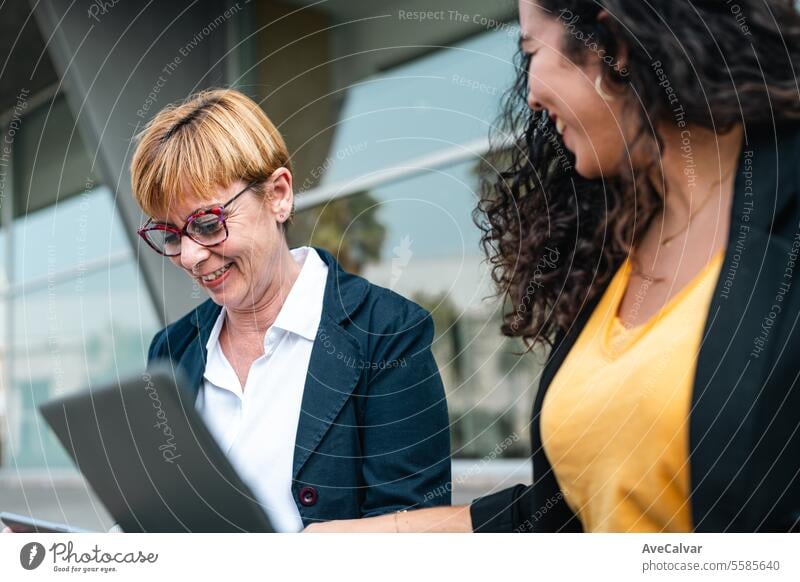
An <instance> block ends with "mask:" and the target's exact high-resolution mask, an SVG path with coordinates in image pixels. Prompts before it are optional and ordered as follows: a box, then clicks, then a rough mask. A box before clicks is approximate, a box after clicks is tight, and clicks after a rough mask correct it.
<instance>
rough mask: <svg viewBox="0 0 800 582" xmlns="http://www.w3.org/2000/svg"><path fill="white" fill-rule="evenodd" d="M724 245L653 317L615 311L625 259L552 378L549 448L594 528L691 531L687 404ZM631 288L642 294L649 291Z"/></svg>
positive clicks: (568, 496)
mask: <svg viewBox="0 0 800 582" xmlns="http://www.w3.org/2000/svg"><path fill="white" fill-rule="evenodd" d="M723 257H724V252H723V251H719V252H718V253H717V254H715V255H714V257H713V258H712V259H711V261H709V263H708V264H707V265H706V266H705V267H704V268H703V269H702V270H701V272H699V273H698V274H697V275H696V276H695V277H694V279H693V280H692V281H691V282H690V283H689V284H687V285H686V286H685V287H684V288H683V289H681V290H680V291H679V292H678V293H677V294H676V295H675V296H674V297H672V298H671V299H670V300H669V302H668V303H667V304H666V305H665V306H664V307H663V308H662V309H661V310H660V311H659V312H658V313H657V314H656V315H655V316H653V317H651V318H650V320H649V321H648V322H647V323H645V324H643V325H641V326H637V327H634V328H631V329H628V328H626V327H625V326H623V325H622V323H621V322H620V320H619V318H618V317H617V313H618V311H619V304H620V302H621V301H622V296H623V294H624V292H625V289H626V287H627V285H628V279H629V277H630V271H631V265H630V261H628V260H626V261H625V262H624V263H623V265H622V267H621V268H620V269H619V270H618V271H617V273H616V274H615V275H614V278H613V279H612V281H611V283H610V285H609V287H608V288H607V290H606V292H605V293H604V295H603V297H602V298H601V299H600V302H599V303H598V305H597V307H596V309H595V310H594V312H593V313H592V315H591V316H590V317H589V321H588V322H587V324H586V327H584V329H583V330H582V331H581V334H580V336H579V337H578V339H577V341H576V343H575V345H574V346H573V348H572V349H571V350H570V352H569V354H568V355H567V357H566V358H565V360H564V362H563V364H562V365H561V368H560V369H559V370H558V373H557V374H556V376H555V378H553V381H552V383H551V384H550V387H549V388H548V390H547V394H546V395H545V398H544V402H543V405H542V413H541V434H542V443H543V446H544V452H545V454H546V455H547V458H548V459H549V461H550V463H551V464H552V466H553V471H554V474H555V477H556V480H557V481H558V484H559V486H560V487H561V491H562V492H563V493H564V498H565V500H566V501H567V503H568V504H569V506H570V508H571V509H572V511H573V512H575V514H576V515H577V516H578V517H579V519H580V520H581V523H582V524H583V529H584V531H587V532H590V531H595V532H660V531H666V532H686V531H690V530H691V528H692V520H691V508H690V504H689V462H688V454H689V434H688V433H689V430H688V429H689V409H690V406H691V400H692V385H693V381H694V372H695V365H696V360H697V353H698V351H699V349H700V345H701V340H702V336H703V330H704V327H705V321H706V314H707V313H708V309H709V306H710V303H711V296H712V294H713V292H714V287H715V285H716V282H717V278H718V276H719V272H720V268H721V267H722V260H723ZM642 287H643V288H642V289H631V290H630V292H632V293H635V295H634V296H635V297H639V296H641V295H643V294H644V293H645V292H646V288H644V287H645V285H642Z"/></svg>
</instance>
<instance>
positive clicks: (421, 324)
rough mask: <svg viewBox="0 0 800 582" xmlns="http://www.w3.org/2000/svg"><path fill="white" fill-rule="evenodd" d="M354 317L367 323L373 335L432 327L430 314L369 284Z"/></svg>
mask: <svg viewBox="0 0 800 582" xmlns="http://www.w3.org/2000/svg"><path fill="white" fill-rule="evenodd" d="M354 317H355V318H359V319H366V320H367V321H369V323H370V331H371V332H372V333H374V334H394V333H400V332H404V331H411V330H413V329H417V330H418V331H422V330H424V328H425V327H426V324H430V326H431V328H432V327H433V322H432V319H431V314H430V313H429V312H428V311H427V310H426V309H424V308H423V307H421V306H420V305H418V304H417V303H415V302H414V301H412V300H410V299H408V298H406V297H403V296H402V295H400V294H399V293H396V292H394V291H392V290H391V289H386V288H385V287H381V286H380V285H375V284H373V283H369V282H367V291H366V295H365V297H364V302H363V304H362V306H361V308H360V309H359V310H358V311H357V312H356V314H355V315H354Z"/></svg>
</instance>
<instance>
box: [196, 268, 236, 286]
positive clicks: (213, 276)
mask: <svg viewBox="0 0 800 582" xmlns="http://www.w3.org/2000/svg"><path fill="white" fill-rule="evenodd" d="M232 266H233V263H228V264H227V265H225V266H224V267H220V268H219V269H217V270H216V271H213V272H211V273H206V274H205V275H200V276H199V277H198V278H199V279H200V280H201V281H202V282H203V283H213V282H214V281H216V280H217V279H219V278H220V277H222V276H223V275H224V274H225V273H227V272H228V270H229V269H230V268H231V267H232Z"/></svg>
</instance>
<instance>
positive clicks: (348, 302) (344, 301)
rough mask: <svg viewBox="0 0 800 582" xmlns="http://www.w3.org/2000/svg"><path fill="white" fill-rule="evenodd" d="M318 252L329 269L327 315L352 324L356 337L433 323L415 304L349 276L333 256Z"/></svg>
mask: <svg viewBox="0 0 800 582" xmlns="http://www.w3.org/2000/svg"><path fill="white" fill-rule="evenodd" d="M316 250H317V252H318V253H319V255H320V257H321V258H322V260H323V261H324V262H325V263H326V264H327V265H328V268H329V273H328V279H327V286H328V288H327V289H326V290H325V300H324V303H323V311H324V312H325V313H326V315H328V316H329V317H330V318H332V319H334V320H336V321H337V322H349V323H346V325H347V327H349V328H350V329H349V331H351V332H352V333H359V332H362V333H371V334H376V333H378V334H380V333H394V332H398V331H402V330H404V329H408V328H409V327H414V326H415V325H416V324H418V323H420V322H424V321H426V320H430V314H429V313H428V312H427V311H426V310H425V309H423V308H422V307H420V306H419V305H417V304H416V303H415V302H414V301H411V300H410V299H407V298H406V297H403V296H402V295H400V294H398V293H395V292H394V291H392V290H391V289H387V288H385V287H381V286H380V285H375V284H373V283H371V282H369V281H368V280H367V279H365V278H364V277H361V276H359V275H355V274H353V273H348V272H347V271H345V270H343V269H342V268H341V267H340V266H339V264H338V263H337V262H336V261H335V259H334V258H333V256H332V255H331V254H330V253H329V252H327V251H325V250H323V249H316ZM351 324H354V325H351Z"/></svg>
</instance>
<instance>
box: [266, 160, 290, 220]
mask: <svg viewBox="0 0 800 582" xmlns="http://www.w3.org/2000/svg"><path fill="white" fill-rule="evenodd" d="M267 188H268V190H267V192H268V202H267V203H268V204H269V206H270V210H272V213H273V214H274V215H275V218H276V219H277V220H278V222H286V221H287V220H288V219H289V217H290V216H291V215H292V209H293V208H294V190H292V173H291V172H290V171H289V170H288V169H286V168H278V169H277V170H275V171H274V172H273V173H272V176H270V182H269V184H268V185H267ZM281 217H283V218H281Z"/></svg>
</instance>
